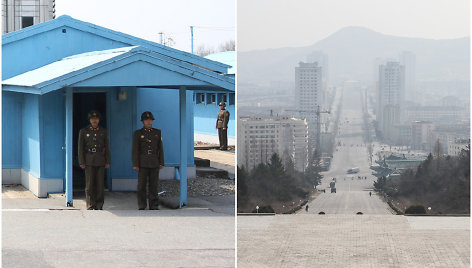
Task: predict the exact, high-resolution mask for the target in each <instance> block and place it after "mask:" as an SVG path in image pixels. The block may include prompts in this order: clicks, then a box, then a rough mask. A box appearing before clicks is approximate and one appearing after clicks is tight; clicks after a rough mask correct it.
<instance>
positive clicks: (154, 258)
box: [2, 151, 236, 268]
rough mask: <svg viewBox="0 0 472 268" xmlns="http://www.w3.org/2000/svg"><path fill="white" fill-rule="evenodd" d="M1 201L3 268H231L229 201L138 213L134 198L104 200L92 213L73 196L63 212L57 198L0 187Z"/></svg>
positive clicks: (214, 158)
mask: <svg viewBox="0 0 472 268" xmlns="http://www.w3.org/2000/svg"><path fill="white" fill-rule="evenodd" d="M231 156H232V157H233V159H234V153H233V154H232V153H228V152H219V151H214V152H210V153H209V154H206V157H205V158H207V159H210V160H211V162H212V163H213V162H214V163H219V162H218V161H220V162H222V161H225V162H222V163H223V164H228V166H230V165H229V164H230V160H229V158H230V157H231ZM226 158H228V160H224V159H226ZM220 159H222V160H220ZM233 170H234V161H233ZM233 172H234V171H233ZM2 193H3V195H2V266H3V267H100V268H103V267H133V268H134V267H234V266H235V250H236V249H235V218H234V201H235V200H234V199H235V196H234V194H233V195H224V196H199V197H189V198H188V201H189V206H188V207H185V208H182V209H176V210H173V209H166V208H165V207H163V206H160V208H161V210H158V211H155V210H144V211H138V210H137V204H136V193H134V192H105V204H104V207H103V208H104V210H102V211H96V210H94V211H92V210H85V200H84V197H83V196H80V195H77V194H75V195H74V208H66V207H65V199H64V195H62V194H53V195H51V197H50V198H37V197H35V196H34V195H33V194H32V193H31V192H30V191H28V190H26V189H24V188H23V187H22V186H18V185H17V186H6V185H4V186H3V187H2Z"/></svg>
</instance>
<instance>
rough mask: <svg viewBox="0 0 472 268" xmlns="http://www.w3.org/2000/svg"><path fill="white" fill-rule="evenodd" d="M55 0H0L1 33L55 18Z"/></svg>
mask: <svg viewBox="0 0 472 268" xmlns="http://www.w3.org/2000/svg"><path fill="white" fill-rule="evenodd" d="M55 13H56V11H55V0H2V24H3V28H2V34H6V33H9V32H13V31H17V30H20V29H23V28H26V27H28V26H31V25H35V24H38V23H41V22H45V21H49V20H52V19H54V18H55Z"/></svg>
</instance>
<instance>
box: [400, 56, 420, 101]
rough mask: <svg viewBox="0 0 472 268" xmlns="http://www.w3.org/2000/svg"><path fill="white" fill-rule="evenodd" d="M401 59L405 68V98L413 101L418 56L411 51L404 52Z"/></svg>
mask: <svg viewBox="0 0 472 268" xmlns="http://www.w3.org/2000/svg"><path fill="white" fill-rule="evenodd" d="M399 59H400V64H401V65H403V66H404V67H405V98H406V99H407V100H412V99H413V92H415V90H416V55H415V54H414V53H413V52H411V51H403V52H402V53H401V54H400V56H399Z"/></svg>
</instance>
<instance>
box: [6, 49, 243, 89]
mask: <svg viewBox="0 0 472 268" xmlns="http://www.w3.org/2000/svg"><path fill="white" fill-rule="evenodd" d="M2 86H3V90H5V91H15V92H23V93H31V94H46V93H48V92H51V91H55V90H58V89H61V88H64V87H110V86H130V87H149V88H181V87H186V88H187V89H189V90H192V89H203V88H204V89H205V90H217V91H221V90H223V91H234V90H235V80H234V77H233V76H230V75H227V74H222V73H219V72H216V71H212V70H208V69H206V68H201V67H199V66H196V65H194V64H190V63H188V62H185V61H182V60H179V59H176V58H173V57H170V56H165V55H163V54H161V53H156V52H154V51H152V50H150V49H148V48H145V47H141V46H135V47H124V48H118V49H110V50H103V51H95V52H90V53H83V54H78V55H74V56H70V57H66V58H64V59H62V60H59V61H56V62H53V63H51V64H48V65H45V66H43V67H40V68H38V69H35V70H32V71H29V72H26V73H23V74H20V75H17V76H15V77H12V78H9V79H7V80H5V81H2Z"/></svg>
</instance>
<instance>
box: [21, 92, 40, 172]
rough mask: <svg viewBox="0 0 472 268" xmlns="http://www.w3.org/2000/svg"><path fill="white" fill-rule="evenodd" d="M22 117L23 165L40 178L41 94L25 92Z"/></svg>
mask: <svg viewBox="0 0 472 268" xmlns="http://www.w3.org/2000/svg"><path fill="white" fill-rule="evenodd" d="M23 104H24V105H23V118H22V137H23V139H22V146H21V148H22V163H23V165H22V167H23V169H24V170H25V171H28V172H30V174H32V175H33V176H35V177H37V178H39V177H40V176H39V175H40V174H41V172H40V171H41V168H40V159H41V156H40V146H39V96H38V95H32V94H24V102H23Z"/></svg>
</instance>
